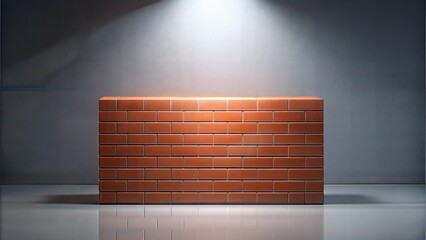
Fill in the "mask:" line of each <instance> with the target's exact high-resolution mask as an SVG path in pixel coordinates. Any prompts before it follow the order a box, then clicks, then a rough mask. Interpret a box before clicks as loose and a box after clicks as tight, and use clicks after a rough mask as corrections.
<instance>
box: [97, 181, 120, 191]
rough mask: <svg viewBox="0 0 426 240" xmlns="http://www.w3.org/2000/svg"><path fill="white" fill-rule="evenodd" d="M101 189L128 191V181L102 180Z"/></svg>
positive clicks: (100, 182)
mask: <svg viewBox="0 0 426 240" xmlns="http://www.w3.org/2000/svg"><path fill="white" fill-rule="evenodd" d="M99 191H126V181H117V180H101V181H99Z"/></svg>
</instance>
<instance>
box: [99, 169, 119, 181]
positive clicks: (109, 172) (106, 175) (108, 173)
mask: <svg viewBox="0 0 426 240" xmlns="http://www.w3.org/2000/svg"><path fill="white" fill-rule="evenodd" d="M115 178H116V175H115V169H99V179H115Z"/></svg>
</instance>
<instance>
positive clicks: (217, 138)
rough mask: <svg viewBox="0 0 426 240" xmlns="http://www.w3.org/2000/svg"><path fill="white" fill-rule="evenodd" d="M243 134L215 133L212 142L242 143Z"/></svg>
mask: <svg viewBox="0 0 426 240" xmlns="http://www.w3.org/2000/svg"><path fill="white" fill-rule="evenodd" d="M242 143H243V135H241V134H216V135H214V144H242Z"/></svg>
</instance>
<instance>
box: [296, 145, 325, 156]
mask: <svg viewBox="0 0 426 240" xmlns="http://www.w3.org/2000/svg"><path fill="white" fill-rule="evenodd" d="M323 154H324V148H323V146H290V147H289V156H323Z"/></svg>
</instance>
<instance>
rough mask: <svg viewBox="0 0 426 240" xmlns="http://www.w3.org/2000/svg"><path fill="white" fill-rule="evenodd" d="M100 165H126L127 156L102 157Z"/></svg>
mask: <svg viewBox="0 0 426 240" xmlns="http://www.w3.org/2000/svg"><path fill="white" fill-rule="evenodd" d="M99 167H126V158H125V157H100V158H99Z"/></svg>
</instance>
